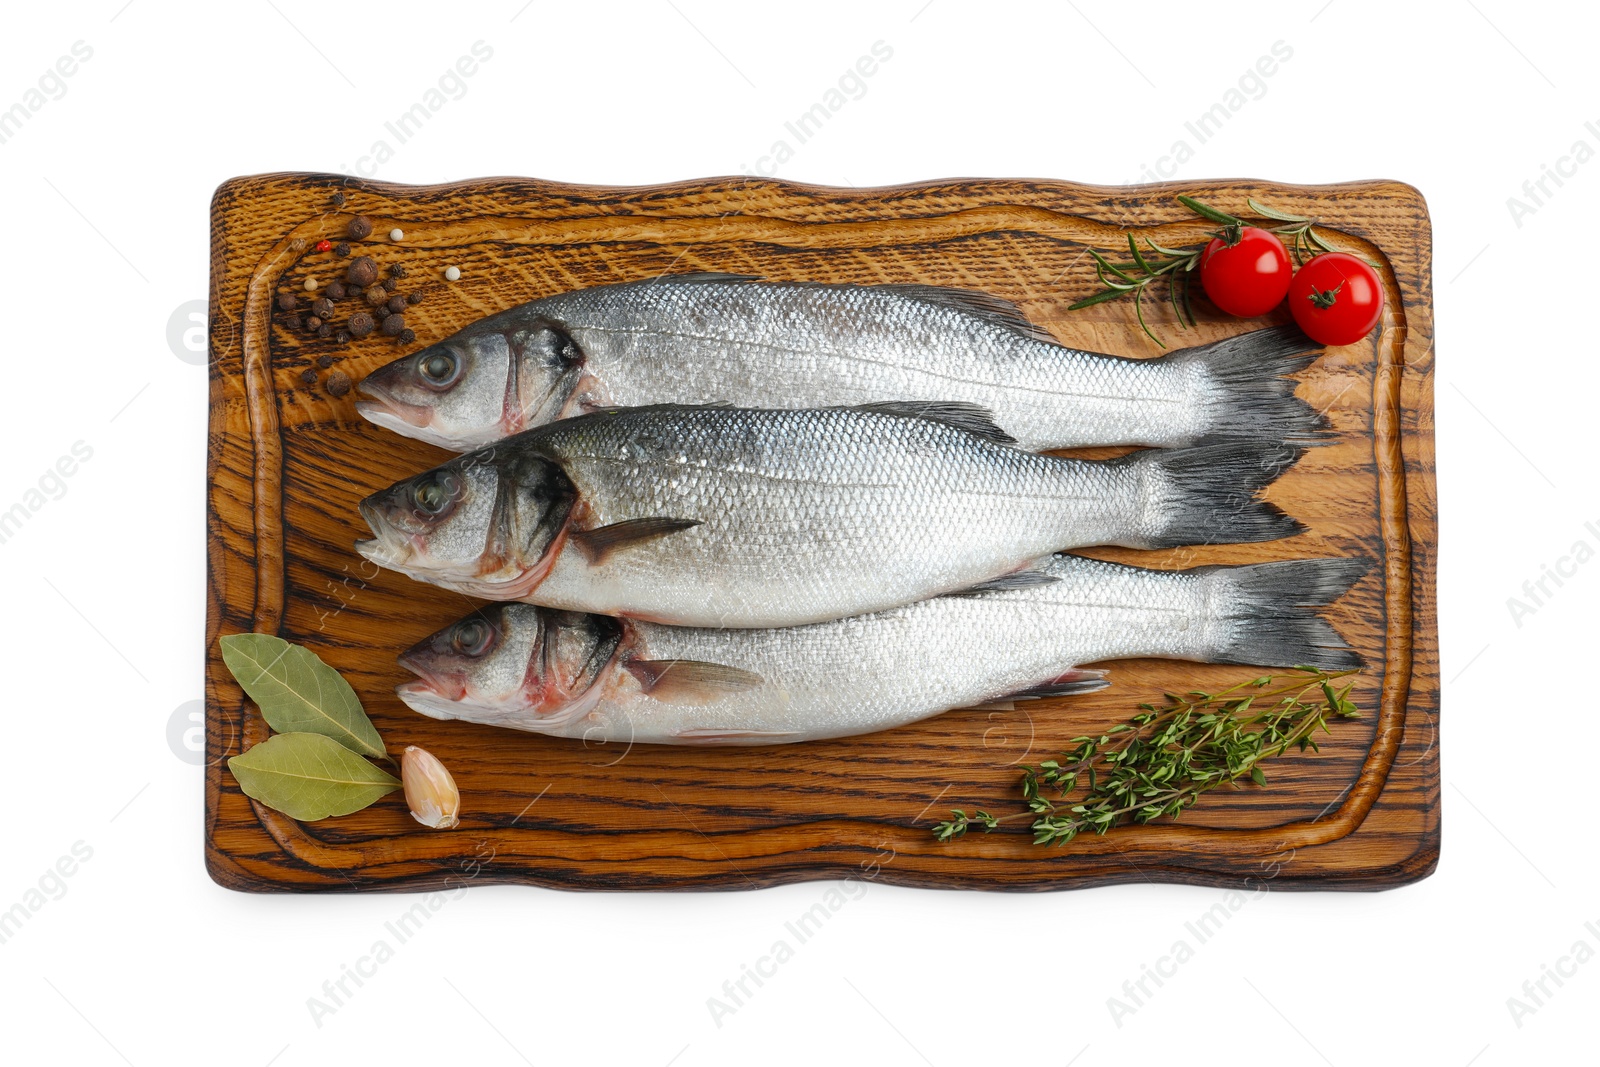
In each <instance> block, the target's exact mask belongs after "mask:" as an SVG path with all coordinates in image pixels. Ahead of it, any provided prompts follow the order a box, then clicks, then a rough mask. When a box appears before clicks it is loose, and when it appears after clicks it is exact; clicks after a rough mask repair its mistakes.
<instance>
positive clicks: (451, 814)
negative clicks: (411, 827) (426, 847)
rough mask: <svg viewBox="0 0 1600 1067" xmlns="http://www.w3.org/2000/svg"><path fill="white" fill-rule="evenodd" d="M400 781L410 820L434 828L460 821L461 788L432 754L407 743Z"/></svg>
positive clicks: (401, 758)
mask: <svg viewBox="0 0 1600 1067" xmlns="http://www.w3.org/2000/svg"><path fill="white" fill-rule="evenodd" d="M400 781H401V782H402V783H403V784H404V785H405V787H406V806H407V807H409V808H410V809H411V817H412V818H413V819H415V820H417V821H418V822H420V823H421V824H422V825H424V826H428V827H431V828H433V829H435V830H449V829H451V828H453V827H456V826H459V825H460V824H461V818H460V813H461V791H460V790H458V789H457V788H456V780H455V779H454V778H452V777H450V772H449V771H448V770H446V769H445V765H444V764H442V763H440V762H439V759H438V757H437V756H435V755H434V754H433V753H431V752H429V751H428V750H427V749H424V748H418V747H417V746H416V745H409V746H407V748H406V750H405V752H404V753H403V754H402V755H401V756H400Z"/></svg>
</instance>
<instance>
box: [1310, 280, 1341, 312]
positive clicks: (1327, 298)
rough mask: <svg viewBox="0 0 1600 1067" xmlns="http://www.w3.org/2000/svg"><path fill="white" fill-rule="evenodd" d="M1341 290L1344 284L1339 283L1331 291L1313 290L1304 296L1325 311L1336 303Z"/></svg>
mask: <svg viewBox="0 0 1600 1067" xmlns="http://www.w3.org/2000/svg"><path fill="white" fill-rule="evenodd" d="M1343 288H1344V282H1340V283H1339V284H1338V285H1336V286H1334V287H1333V288H1332V289H1313V290H1311V292H1309V293H1307V294H1306V299H1307V300H1309V301H1311V303H1312V304H1314V305H1316V306H1317V307H1319V308H1321V309H1322V310H1324V311H1326V310H1327V309H1328V308H1331V307H1333V305H1334V304H1335V303H1337V302H1338V300H1339V290H1340V289H1343Z"/></svg>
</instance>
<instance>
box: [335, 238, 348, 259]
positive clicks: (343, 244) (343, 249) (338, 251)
mask: <svg viewBox="0 0 1600 1067" xmlns="http://www.w3.org/2000/svg"><path fill="white" fill-rule="evenodd" d="M333 251H334V254H335V255H340V256H348V255H349V254H350V242H349V241H340V242H339V243H338V244H336V245H334V246H333Z"/></svg>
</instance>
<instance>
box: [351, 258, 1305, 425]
mask: <svg viewBox="0 0 1600 1067" xmlns="http://www.w3.org/2000/svg"><path fill="white" fill-rule="evenodd" d="M1317 351H1318V350H1317V349H1316V346H1315V344H1314V342H1312V341H1310V340H1308V339H1307V338H1306V337H1305V335H1303V334H1301V333H1299V332H1298V331H1297V330H1295V329H1293V328H1292V327H1288V328H1283V327H1280V328H1275V329H1266V330H1258V331H1256V332H1254V333H1248V334H1244V335H1242V336H1239V337H1233V338H1229V339H1228V340H1225V341H1219V342H1216V343H1214V344H1209V345H1204V346H1201V347H1198V348H1190V349H1185V350H1183V351H1181V352H1174V353H1172V354H1170V355H1167V356H1163V357H1161V358H1158V359H1122V358H1118V357H1116V356H1104V355H1097V354H1095V353H1092V352H1080V351H1077V350H1076V349H1072V348H1067V347H1065V346H1064V345H1062V344H1060V343H1059V342H1057V341H1056V340H1055V339H1054V338H1053V337H1051V336H1050V334H1049V333H1048V332H1046V331H1045V330H1043V329H1041V328H1039V327H1037V326H1034V325H1033V324H1031V323H1029V322H1028V321H1027V319H1025V318H1024V317H1023V316H1022V313H1021V312H1020V311H1019V310H1018V309H1017V308H1016V307H1015V306H1014V305H1012V304H1010V303H1007V302H1006V301H1003V300H999V299H996V298H995V297H991V296H987V295H985V294H983V293H976V292H970V291H967V290H962V289H941V288H936V287H934V286H926V285H877V286H865V285H823V284H818V283H814V282H763V281H758V280H755V279H750V278H744V277H740V276H736V275H707V274H680V275H667V276H665V277H662V278H658V279H654V280H651V281H642V282H627V283H623V284H619V285H605V286H599V287H597V288H592V289H579V290H577V291H575V292H570V293H562V294H559V295H557V296H551V297H547V298H545V299H543V300H535V301H533V302H532V303H529V304H523V305H521V306H520V307H516V308H512V309H511V310H509V311H506V312H502V313H501V314H498V315H494V316H491V317H489V318H486V319H483V320H481V321H479V322H477V323H474V324H473V325H471V326H469V327H467V328H466V329H464V330H462V331H461V332H460V333H457V334H455V335H454V336H452V337H449V338H446V339H445V340H443V341H441V342H439V343H438V344H436V345H432V346H430V347H428V348H425V349H422V350H421V351H419V352H417V353H415V354H414V355H410V356H407V357H405V358H403V359H400V360H397V361H395V362H393V363H390V364H389V365H388V366H386V367H382V368H380V369H379V370H378V371H376V372H374V373H373V374H372V375H370V376H369V377H368V378H367V379H366V380H365V381H363V382H362V383H361V390H362V391H363V392H364V393H365V394H366V396H367V397H368V398H369V399H367V400H365V401H361V402H359V403H358V404H357V408H358V410H360V412H361V413H362V415H364V416H365V417H366V418H368V419H370V420H371V421H372V422H374V423H377V424H378V425H380V426H386V427H389V428H390V429H393V430H396V431H398V432H399V433H402V434H405V435H406V436H408V437H417V438H421V439H422V440H424V441H429V442H432V443H433V444H436V445H441V446H443V447H445V448H449V449H453V450H456V451H464V450H466V449H471V448H476V447H478V446H480V445H484V444H488V443H489V442H491V441H495V440H498V439H500V438H502V437H506V436H509V435H510V434H513V433H517V432H519V431H521V430H524V429H528V428H531V427H534V426H539V425H542V424H544V423H547V422H553V421H555V420H556V419H561V418H567V417H570V416H573V415H582V414H584V413H586V412H590V411H595V410H597V409H600V408H603V407H612V406H621V405H628V406H632V405H647V404H706V403H712V402H716V401H727V402H729V403H733V404H736V405H739V406H741V407H765V408H791V407H828V406H833V405H852V404H865V403H876V402H880V401H896V400H912V401H963V402H967V403H973V404H977V405H979V406H981V407H984V408H987V409H988V410H990V411H992V412H993V413H994V414H995V420H996V421H997V422H998V423H999V424H1000V425H1001V427H1003V428H1004V429H1005V430H1006V432H1008V433H1010V434H1011V435H1012V436H1013V437H1015V438H1016V439H1017V440H1018V441H1019V442H1021V444H1022V445H1023V446H1024V447H1025V448H1030V449H1047V448H1071V447H1075V446H1079V445H1156V446H1162V447H1177V446H1185V445H1192V444H1197V443H1200V442H1202V441H1207V440H1213V439H1218V438H1225V437H1241V438H1249V439H1255V440H1266V441H1289V442H1294V443H1300V444H1311V443H1315V441H1316V440H1318V439H1319V438H1320V437H1321V436H1322V433H1323V427H1324V423H1323V420H1322V418H1321V416H1319V415H1318V414H1317V413H1316V412H1314V411H1313V410H1312V409H1311V408H1310V406H1309V405H1307V404H1306V403H1305V402H1304V401H1302V400H1300V399H1298V398H1297V397H1295V395H1294V388H1295V382H1294V381H1293V380H1292V379H1289V378H1286V377H1284V375H1287V374H1290V373H1292V372H1294V371H1296V370H1299V369H1301V368H1302V367H1304V366H1305V365H1307V364H1308V363H1310V362H1311V361H1312V360H1313V359H1314V358H1316V354H1317Z"/></svg>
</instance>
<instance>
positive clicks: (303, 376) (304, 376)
mask: <svg viewBox="0 0 1600 1067" xmlns="http://www.w3.org/2000/svg"><path fill="white" fill-rule="evenodd" d="M300 380H301V381H302V382H305V383H306V384H307V385H315V384H316V382H317V372H316V371H314V370H312V369H311V368H310V367H307V368H306V369H305V370H303V371H301V372H300Z"/></svg>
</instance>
